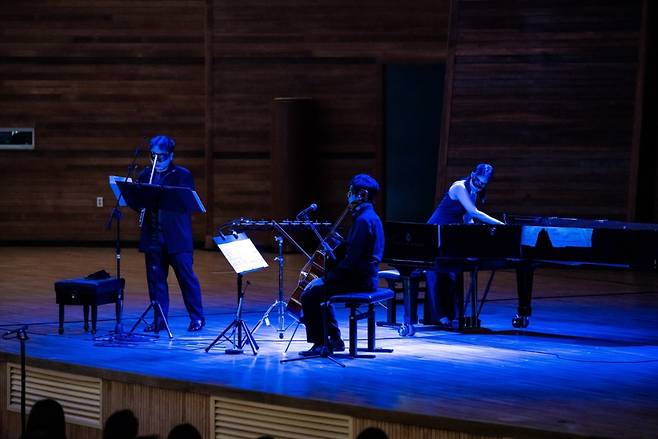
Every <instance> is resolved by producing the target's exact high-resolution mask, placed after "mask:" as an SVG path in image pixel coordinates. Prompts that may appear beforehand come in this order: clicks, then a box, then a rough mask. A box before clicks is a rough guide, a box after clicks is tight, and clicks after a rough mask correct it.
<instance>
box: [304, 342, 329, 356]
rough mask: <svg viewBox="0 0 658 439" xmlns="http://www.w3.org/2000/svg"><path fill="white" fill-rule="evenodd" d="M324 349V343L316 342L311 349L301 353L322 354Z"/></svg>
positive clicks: (305, 354) (307, 354)
mask: <svg viewBox="0 0 658 439" xmlns="http://www.w3.org/2000/svg"><path fill="white" fill-rule="evenodd" d="M323 349H324V346H323V345H322V343H314V344H313V346H311V349H309V350H308V351H302V352H300V353H299V355H301V356H302V357H313V356H315V355H322V350H323Z"/></svg>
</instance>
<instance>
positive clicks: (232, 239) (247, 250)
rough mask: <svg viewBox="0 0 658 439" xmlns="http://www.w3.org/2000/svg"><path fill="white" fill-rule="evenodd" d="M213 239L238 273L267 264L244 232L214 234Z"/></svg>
mask: <svg viewBox="0 0 658 439" xmlns="http://www.w3.org/2000/svg"><path fill="white" fill-rule="evenodd" d="M213 240H214V241H215V243H216V244H217V247H219V249H220V250H221V252H222V254H223V255H224V257H225V258H226V260H227V261H228V262H229V264H231V267H233V270H234V271H235V272H236V273H238V274H245V273H250V272H253V271H258V270H260V269H262V268H267V267H268V266H269V265H267V262H265V259H263V257H262V256H261V254H260V252H259V251H258V249H256V246H254V243H253V242H251V239H249V238H248V237H247V235H246V234H245V233H239V234H235V235H233V234H231V235H224V236H221V235H220V236H215V237H214V238H213Z"/></svg>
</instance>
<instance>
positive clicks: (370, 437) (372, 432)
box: [356, 427, 388, 439]
mask: <svg viewBox="0 0 658 439" xmlns="http://www.w3.org/2000/svg"><path fill="white" fill-rule="evenodd" d="M356 439H388V435H387V434H386V433H385V432H384V430H382V429H380V428H377V427H368V428H366V429H365V430H363V431H362V432H361V433H359V435H358V436H357V437H356Z"/></svg>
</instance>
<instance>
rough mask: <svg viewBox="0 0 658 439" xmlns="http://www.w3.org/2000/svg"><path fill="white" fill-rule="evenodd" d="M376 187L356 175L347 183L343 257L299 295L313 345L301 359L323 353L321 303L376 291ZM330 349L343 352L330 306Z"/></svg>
mask: <svg viewBox="0 0 658 439" xmlns="http://www.w3.org/2000/svg"><path fill="white" fill-rule="evenodd" d="M378 191H379V184H378V183H377V181H376V180H375V179H374V178H372V177H371V176H369V175H366V174H357V175H355V176H354V177H353V178H352V180H351V181H350V184H349V189H348V192H347V203H348V206H349V207H350V210H351V213H352V219H353V222H352V227H351V228H350V230H349V233H348V234H347V238H346V242H345V245H346V247H345V252H344V256H343V257H342V258H340V259H339V260H338V261H336V263H335V264H333V267H332V268H330V269H328V270H327V271H326V273H325V275H324V276H323V277H320V278H317V279H315V280H313V281H311V282H310V283H309V284H308V285H307V286H306V288H305V290H304V292H303V293H302V296H301V302H302V322H303V323H304V325H305V326H306V340H307V341H308V342H309V343H313V346H312V347H311V348H310V349H309V350H307V351H304V352H300V355H302V356H310V355H319V354H321V353H322V348H323V346H324V343H323V328H322V309H321V304H322V303H323V302H325V301H326V300H327V299H328V298H329V297H331V296H332V295H335V294H341V293H346V292H356V291H375V290H376V289H377V282H378V279H377V270H378V266H379V262H380V261H381V260H382V254H383V253H384V228H383V227H382V222H381V220H380V219H379V216H378V215H377V213H376V212H375V209H374V207H373V199H374V197H375V195H377V192H378ZM327 323H328V336H329V350H330V351H331V352H338V351H344V350H345V343H344V342H343V340H342V339H341V337H340V329H339V328H338V323H337V322H336V315H335V310H334V308H333V306H331V307H330V309H329V310H328V312H327Z"/></svg>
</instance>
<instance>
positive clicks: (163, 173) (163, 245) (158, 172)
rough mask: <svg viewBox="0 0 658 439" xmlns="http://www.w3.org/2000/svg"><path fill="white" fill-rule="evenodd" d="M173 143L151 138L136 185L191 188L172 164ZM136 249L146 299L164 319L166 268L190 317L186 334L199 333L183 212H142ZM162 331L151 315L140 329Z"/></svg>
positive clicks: (201, 320) (201, 321)
mask: <svg viewBox="0 0 658 439" xmlns="http://www.w3.org/2000/svg"><path fill="white" fill-rule="evenodd" d="M175 146H176V142H175V141H174V139H172V138H171V137H168V136H155V137H153V138H152V139H151V140H150V152H151V162H152V166H150V167H147V168H145V169H144V170H143V171H142V173H141V174H140V176H139V182H140V183H151V184H158V185H163V186H179V187H188V188H190V189H194V177H193V176H192V173H191V172H190V171H189V170H187V169H185V168H183V167H182V166H176V165H174V164H173V159H174V147H175ZM141 226H142V227H141V235H140V240H139V250H140V251H141V252H143V253H144V256H145V261H146V279H147V282H148V290H149V296H150V298H151V300H152V301H153V300H156V301H158V302H159V304H160V306H161V307H162V311H163V313H164V316H165V318H167V316H168V312H169V288H168V286H167V276H168V274H169V266H171V267H172V268H173V269H174V273H175V274H176V279H177V280H178V284H179V285H180V289H181V293H182V295H183V301H184V302H185V308H187V312H188V314H189V316H190V324H189V326H188V328H187V330H188V331H200V330H201V329H202V328H203V327H204V325H205V323H206V320H205V317H204V314H203V305H202V300H201V287H200V285H199V280H198V279H197V277H196V274H195V273H194V270H193V268H192V264H193V243H192V221H191V218H190V215H189V214H187V213H178V212H172V211H167V210H150V209H146V210H145V212H144V215H143V220H142V224H141ZM164 328H165V324H164V322H163V321H160V320H158V313H155V318H154V320H153V324H151V325H148V326H147V327H146V328H145V329H144V330H145V331H147V332H158V331H160V330H163V329H164Z"/></svg>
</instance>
